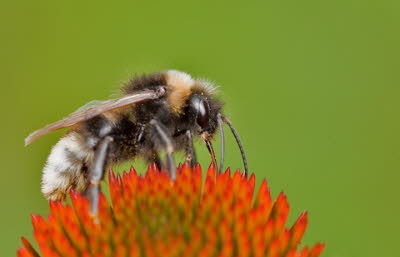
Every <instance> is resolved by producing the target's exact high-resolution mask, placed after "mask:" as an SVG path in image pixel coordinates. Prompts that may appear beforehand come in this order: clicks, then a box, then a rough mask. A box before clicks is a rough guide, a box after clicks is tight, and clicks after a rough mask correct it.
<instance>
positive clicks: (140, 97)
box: [25, 87, 165, 146]
mask: <svg viewBox="0 0 400 257" xmlns="http://www.w3.org/2000/svg"><path fill="white" fill-rule="evenodd" d="M164 94H165V89H164V88H163V87H160V88H159V90H157V91H153V90H146V91H140V92H137V93H134V94H130V95H126V96H123V97H120V98H116V99H111V100H106V101H97V100H96V101H91V102H89V103H87V104H85V105H84V106H82V107H81V108H79V109H78V110H76V111H75V112H74V113H72V114H70V115H69V116H67V117H65V118H64V119H62V120H59V121H56V122H54V123H51V124H48V125H47V126H45V127H43V128H41V129H39V130H36V131H35V132H33V133H31V134H30V135H29V136H28V137H27V138H25V146H27V145H29V144H31V143H32V142H33V141H35V140H37V139H38V138H40V137H41V136H44V135H46V134H48V133H50V132H52V131H54V130H57V129H61V128H67V127H71V126H73V125H75V124H77V123H80V122H82V121H85V120H89V119H91V118H93V117H95V116H98V115H100V114H102V113H104V112H108V111H111V110H116V109H119V108H124V107H127V106H130V105H133V104H136V103H139V102H142V101H146V100H152V99H157V98H159V97H161V96H162V95H164Z"/></svg>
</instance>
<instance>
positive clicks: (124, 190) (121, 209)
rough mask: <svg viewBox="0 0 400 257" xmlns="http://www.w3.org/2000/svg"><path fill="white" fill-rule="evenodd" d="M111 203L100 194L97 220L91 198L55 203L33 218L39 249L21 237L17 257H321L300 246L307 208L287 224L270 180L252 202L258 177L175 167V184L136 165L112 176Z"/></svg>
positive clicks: (285, 210)
mask: <svg viewBox="0 0 400 257" xmlns="http://www.w3.org/2000/svg"><path fill="white" fill-rule="evenodd" d="M109 187H110V194H111V204H110V203H109V202H108V201H107V200H106V198H105V197H104V196H103V195H102V196H101V200H100V204H99V214H98V219H97V222H96V221H95V220H94V219H93V217H91V216H90V215H89V206H88V201H87V200H86V198H85V197H83V196H81V195H80V194H78V193H76V192H72V193H71V199H72V206H70V205H64V204H62V203H60V202H51V203H50V214H49V216H48V218H47V219H45V218H43V217H41V216H36V215H32V223H33V227H34V236H35V239H36V241H37V243H38V245H39V248H40V254H39V253H38V252H37V251H36V250H35V249H34V248H33V247H32V245H31V244H30V243H29V242H28V241H27V240H26V239H25V238H22V242H23V246H22V247H21V248H20V249H19V250H18V252H17V255H18V256H19V257H38V256H43V257H58V256H68V257H75V256H84V257H89V256H96V257H102V256H115V257H119V256H121V257H122V256H132V257H133V256H142V257H145V256H146V257H150V256H151V257H153V256H163V257H168V256H171V257H172V256H176V257H178V256H198V257H211V256H217V257H225V256H226V257H228V256H243V257H244V256H249V257H250V256H253V257H261V256H270V257H280V256H288V257H306V256H308V257H317V256H319V255H320V253H321V252H322V250H323V248H324V245H323V244H320V243H318V244H316V245H315V246H314V247H312V248H308V247H302V248H301V249H300V248H299V244H300V241H301V238H302V236H303V234H304V232H305V230H306V226H307V213H306V212H304V213H302V214H301V215H300V217H299V218H298V219H297V221H296V222H295V223H294V225H293V226H292V227H291V228H286V226H285V225H286V220H287V218H288V214H289V204H288V202H287V199H286V196H285V195H283V194H280V195H279V196H278V198H277V199H276V200H275V202H273V201H272V199H271V196H270V192H269V188H268V186H267V182H266V180H264V181H263V182H262V184H261V186H260V188H259V189H258V193H257V194H256V196H255V198H254V199H253V195H254V187H255V176H254V174H252V175H251V176H250V178H248V179H247V178H244V177H243V176H242V175H241V174H240V172H239V171H236V172H235V173H234V174H233V175H231V173H230V171H229V170H227V171H226V172H225V173H221V174H219V173H218V174H217V172H216V168H215V166H214V165H211V166H210V167H209V169H208V172H207V175H206V180H205V183H204V184H203V183H202V172H201V168H200V166H199V165H197V166H195V167H194V169H193V170H191V169H190V167H189V166H188V165H183V166H180V167H178V176H177V179H176V181H175V182H173V183H172V182H171V180H170V178H169V176H168V174H167V173H165V172H160V171H159V170H157V168H156V167H155V166H154V165H152V166H150V167H149V168H148V170H147V172H146V174H145V175H144V176H141V175H138V174H137V173H136V171H135V170H134V169H131V170H130V172H128V173H124V174H123V175H122V176H119V175H115V174H114V173H113V172H110V173H109Z"/></svg>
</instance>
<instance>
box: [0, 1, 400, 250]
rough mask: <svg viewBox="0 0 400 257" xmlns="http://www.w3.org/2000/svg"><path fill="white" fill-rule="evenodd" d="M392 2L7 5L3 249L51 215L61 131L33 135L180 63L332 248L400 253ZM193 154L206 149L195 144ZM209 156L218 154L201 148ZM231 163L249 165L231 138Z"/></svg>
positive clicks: (397, 21)
mask: <svg viewBox="0 0 400 257" xmlns="http://www.w3.org/2000/svg"><path fill="white" fill-rule="evenodd" d="M399 7H400V4H399V2H398V1H394V0H393V1H390V0H384V1H362V0H358V1H357V0H337V1H316V0H303V1H293V0H287V1H270V0H268V1H242V2H237V1H227V2H220V1H201V2H200V1H197V2H191V1H190V2H189V1H182V2H175V1H146V2H145V1H143V2H138V1H126V2H119V1H118V2H117V1H115V3H113V4H110V3H101V2H99V1H76V2H75V1H68V3H67V2H66V1H65V2H62V3H61V1H57V2H56V1H14V2H11V1H7V2H6V1H3V2H2V7H1V11H0V14H1V15H0V21H1V22H0V28H1V40H0V57H1V58H0V72H1V78H0V82H1V88H2V90H1V92H2V93H1V102H0V105H1V108H0V110H1V116H2V119H3V120H2V123H1V124H2V125H1V127H0V132H1V133H0V135H1V141H0V142H1V148H0V156H1V157H0V158H1V166H2V168H1V169H2V176H1V186H0V196H1V212H0V222H1V227H0V231H1V233H0V244H1V248H2V250H1V251H2V253H1V256H14V255H15V251H16V249H17V247H18V245H20V241H19V237H20V236H21V235H24V236H27V237H28V238H29V239H32V227H31V224H30V217H29V214H30V213H31V212H34V213H39V214H47V213H48V204H47V202H46V201H45V199H44V198H43V196H42V195H41V192H40V177H41V169H42V166H43V164H44V162H45V160H46V157H47V155H48V153H49V150H50V148H51V146H52V145H53V144H55V142H56V141H57V139H58V138H59V137H60V135H61V134H62V132H61V131H60V132H56V133H53V134H51V135H48V136H46V137H44V138H43V139H41V140H40V141H38V142H36V143H35V144H33V145H31V146H29V147H28V148H25V147H24V146H23V139H24V138H25V136H27V135H28V134H29V133H30V132H31V131H32V130H35V129H37V128H39V127H41V126H43V125H45V124H47V123H49V122H52V121H55V120H57V119H59V118H61V117H63V116H65V115H67V114H68V113H69V112H71V111H73V110H75V109H76V108H77V107H79V106H80V105H82V104H84V103H85V102H87V101H90V100H93V99H107V98H108V97H109V96H110V95H111V94H112V93H114V92H116V91H117V89H118V85H119V84H120V82H121V81H124V80H126V79H128V78H129V77H130V76H131V75H132V74H135V73H144V72H151V71H158V70H162V69H170V68H172V69H180V70H184V71H187V72H189V73H191V74H192V75H194V76H201V77H207V78H210V79H211V80H213V81H215V82H216V83H217V84H219V85H221V91H222V98H223V99H224V100H225V102H226V103H227V104H226V113H227V114H229V115H230V117H231V119H232V120H233V122H234V124H235V125H236V127H237V129H238V131H239V133H240V135H241V137H242V139H243V142H244V146H245V148H246V150H247V154H248V159H249V165H250V168H251V171H252V172H255V173H256V175H257V178H258V182H260V181H261V178H263V177H266V178H267V179H268V180H269V183H270V186H271V189H272V193H273V195H274V197H276V196H277V194H278V193H279V192H280V191H281V190H283V191H285V193H286V194H287V195H288V197H289V201H290V204H291V219H290V223H292V222H293V220H294V219H295V217H296V216H298V215H299V213H300V212H301V211H302V210H304V209H307V210H309V212H310V219H309V220H310V222H309V227H308V231H307V233H306V238H305V240H304V243H306V244H311V243H314V242H316V241H324V242H326V243H327V248H326V250H325V252H324V254H323V256H326V257H328V256H336V257H347V256H398V254H395V253H396V252H397V251H398V250H397V248H398V247H397V244H398V240H399V234H398V233H399V228H400V226H399V225H400V224H399V214H400V207H399V195H400V194H399V189H398V188H399V187H398V182H399V179H400V175H399V168H400V136H399V133H400V121H399V120H400V119H399V111H400V101H399V96H400V85H399V82H400V76H399V71H398V70H399V67H400V66H399V62H400V61H399V60H400V51H399V43H400V42H399V41H400V40H399V39H400V37H399V25H400V18H399V11H400V10H399ZM197 146H198V148H201V149H204V147H203V146H202V145H201V144H200V143H199V144H197ZM200 157H201V158H200V159H201V162H202V163H203V166H205V165H208V163H209V161H210V160H209V158H208V156H207V155H206V152H205V151H204V150H202V151H201V156H200ZM227 164H229V165H230V166H231V167H233V168H237V167H241V160H240V157H239V152H238V150H237V147H236V146H235V144H234V141H233V140H232V138H231V137H230V136H229V140H228V147H227Z"/></svg>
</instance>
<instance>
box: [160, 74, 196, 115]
mask: <svg viewBox="0 0 400 257" xmlns="http://www.w3.org/2000/svg"><path fill="white" fill-rule="evenodd" d="M165 80H166V82H167V85H168V86H169V87H171V89H172V90H171V93H170V94H169V95H168V102H169V105H170V106H171V108H172V110H174V111H175V112H177V113H180V112H181V111H182V110H181V107H182V106H183V104H184V102H185V101H186V99H187V98H188V97H189V95H190V93H191V91H192V87H193V86H194V85H195V80H194V79H193V78H192V77H191V76H190V75H189V74H187V73H185V72H182V71H177V70H168V71H166V73H165Z"/></svg>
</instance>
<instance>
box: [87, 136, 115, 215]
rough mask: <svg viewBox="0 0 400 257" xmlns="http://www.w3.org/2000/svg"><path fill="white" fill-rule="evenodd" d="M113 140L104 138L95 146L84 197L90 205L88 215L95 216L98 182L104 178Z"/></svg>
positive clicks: (97, 201) (108, 137) (97, 200)
mask: <svg viewBox="0 0 400 257" xmlns="http://www.w3.org/2000/svg"><path fill="white" fill-rule="evenodd" d="M112 141H113V138H112V137H110V136H106V137H104V138H103V139H102V140H101V141H100V142H99V143H98V144H97V146H96V150H95V152H94V161H93V163H92V165H91V167H90V170H89V183H90V184H89V186H88V188H87V190H86V196H87V198H88V199H89V203H90V213H91V214H92V215H93V216H96V215H97V211H98V205H99V195H100V182H101V180H102V179H103V177H104V169H105V166H106V164H107V154H108V148H109V146H110V143H111V142H112Z"/></svg>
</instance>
